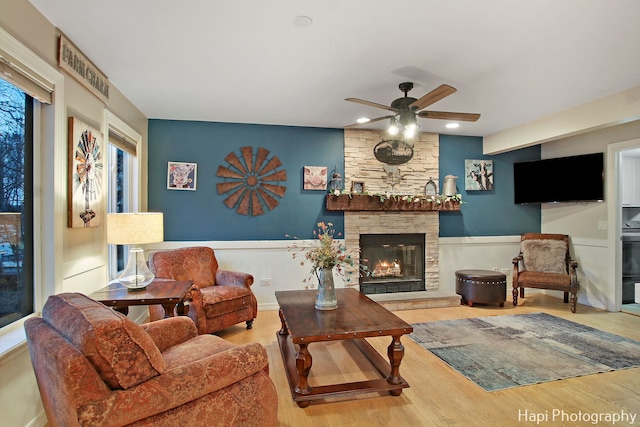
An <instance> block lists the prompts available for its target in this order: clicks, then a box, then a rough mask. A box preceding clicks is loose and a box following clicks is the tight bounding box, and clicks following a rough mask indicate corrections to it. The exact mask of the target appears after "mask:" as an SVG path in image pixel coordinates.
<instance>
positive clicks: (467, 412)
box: [218, 294, 640, 427]
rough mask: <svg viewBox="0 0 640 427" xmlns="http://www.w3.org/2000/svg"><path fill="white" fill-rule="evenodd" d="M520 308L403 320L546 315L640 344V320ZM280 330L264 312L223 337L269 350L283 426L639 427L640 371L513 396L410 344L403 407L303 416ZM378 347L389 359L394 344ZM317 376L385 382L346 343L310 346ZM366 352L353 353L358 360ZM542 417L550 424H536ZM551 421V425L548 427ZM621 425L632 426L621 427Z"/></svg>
mask: <svg viewBox="0 0 640 427" xmlns="http://www.w3.org/2000/svg"><path fill="white" fill-rule="evenodd" d="M519 304H521V305H519V306H518V307H513V305H512V304H511V303H510V302H507V303H506V304H505V307H504V308H500V307H498V306H484V305H476V306H474V307H466V306H459V307H448V308H432V309H421V310H406V311H396V312H395V314H396V315H398V316H399V317H401V318H402V319H404V320H405V321H407V322H408V323H417V322H429V321H437V320H446V319H461V318H467V317H481V316H494V315H503V314H518V313H533V312H545V313H549V314H552V315H554V316H558V317H562V318H565V319H568V320H572V321H574V322H578V323H583V324H585V325H589V326H591V327H594V328H598V329H601V330H604V331H607V332H611V333H614V334H618V335H621V336H624V337H628V338H631V339H634V340H637V341H640V317H638V316H633V315H629V314H625V313H609V312H606V311H601V310H596V309H594V308H590V307H587V306H583V305H578V310H577V313H575V314H572V313H571V312H570V310H569V305H568V304H564V303H562V300H561V299H558V298H553V297H549V296H545V295H541V294H531V295H527V297H526V298H522V299H520V300H519ZM279 329H280V320H279V318H278V312H277V311H261V312H260V313H259V314H258V318H257V319H256V321H255V323H254V326H253V329H251V330H246V329H245V328H244V327H243V325H237V326H234V327H232V328H229V329H226V330H224V331H220V332H219V333H218V335H220V336H222V337H224V338H225V339H228V340H229V341H231V342H234V343H237V344H241V343H246V342H260V343H261V344H262V345H264V346H265V347H266V349H267V352H268V354H269V360H270V376H271V378H272V379H273V381H274V383H275V385H276V387H277V389H278V394H279V398H278V404H279V407H278V421H279V424H278V425H280V426H296V427H298V426H323V425H331V426H365V425H366V426H368V427H373V426H385V427H387V426H396V427H401V426H465V427H466V426H491V427H494V426H516V425H521V426H527V425H532V426H583V425H584V426H587V425H613V424H612V423H611V422H605V421H604V420H600V421H598V422H597V423H594V422H591V421H590V419H585V418H583V419H582V421H575V420H574V421H571V420H565V421H562V420H561V419H560V417H557V418H556V419H555V420H553V418H552V417H553V411H554V410H557V411H563V413H564V414H566V416H573V417H575V416H579V415H577V414H579V413H582V414H585V413H586V414H594V413H602V414H609V415H610V414H617V415H620V414H626V415H627V416H628V415H630V416H636V418H635V424H636V425H638V424H640V403H639V402H640V368H634V369H627V370H621V371H616V372H607V373H602V374H596V375H588V376H585V377H579V378H572V379H567V380H561V381H554V382H549V383H543V384H536V385H531V386H524V387H518V388H514V389H508V390H502V391H496V392H491V393H489V392H486V391H484V390H483V389H481V388H480V387H478V386H476V385H475V384H474V383H473V382H471V381H469V380H467V379H466V378H464V377H463V376H462V375H461V374H459V373H458V372H456V371H455V370H453V369H452V368H450V367H449V366H448V365H446V364H445V363H444V362H442V361H441V360H440V359H438V358H437V357H436V356H434V355H432V354H431V353H430V352H428V351H426V350H424V349H422V348H421V347H420V346H418V345H417V344H416V343H414V342H413V341H412V340H411V339H409V338H407V337H403V340H402V344H403V345H404V347H405V356H404V358H403V359H402V364H401V366H400V374H401V375H402V376H403V377H404V378H405V379H406V380H407V381H408V382H409V384H410V386H411V387H410V388H408V389H405V390H404V391H403V392H402V394H401V395H400V396H398V397H394V396H390V395H388V394H367V395H359V396H352V397H351V399H350V400H349V399H345V398H342V399H335V400H332V401H330V402H322V403H315V402H313V403H311V405H310V406H309V407H308V408H305V409H302V408H299V407H298V405H297V404H295V403H294V402H293V400H292V399H291V394H290V392H289V386H288V383H287V378H286V374H285V371H284V366H283V363H282V358H281V356H280V350H279V348H278V344H277V340H276V332H277V331H278V330H279ZM369 342H370V343H371V344H372V345H373V346H374V347H375V348H376V349H377V350H378V351H379V352H380V353H381V354H383V355H384V354H386V348H387V346H388V345H389V343H390V340H389V339H388V337H381V338H374V339H370V340H369ZM309 350H310V352H311V354H312V356H313V368H312V372H311V374H310V376H309V383H310V385H311V386H313V385H314V384H327V383H335V382H346V381H360V380H366V379H373V378H376V373H375V372H374V371H373V370H372V369H371V368H370V367H369V366H368V364H367V363H366V361H364V359H361V358H356V359H355V360H354V359H353V358H352V357H351V355H350V352H349V346H348V345H347V346H343V344H341V343H339V342H329V343H314V344H313V345H311V346H309ZM355 353H357V352H354V354H355ZM527 416H528V417H535V416H539V417H541V419H543V421H542V422H539V423H536V421H535V418H527ZM544 417H547V420H544ZM615 425H617V426H625V425H630V422H628V421H627V422H626V423H625V422H622V421H620V422H618V423H616V424H615Z"/></svg>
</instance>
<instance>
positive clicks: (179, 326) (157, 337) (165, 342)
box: [140, 316, 198, 353]
mask: <svg viewBox="0 0 640 427" xmlns="http://www.w3.org/2000/svg"><path fill="white" fill-rule="evenodd" d="M140 326H142V329H144V330H145V331H146V332H147V333H148V334H149V336H151V339H152V340H153V342H154V343H155V344H156V346H157V347H158V349H159V350H160V352H161V353H162V352H163V351H165V350H166V349H168V348H169V347H173V346H174V345H176V344H180V343H182V342H185V341H187V340H188V339H191V338H193V337H195V336H197V335H198V331H197V330H196V325H195V324H194V323H193V320H191V319H190V318H188V317H185V316H177V317H169V318H167V319H162V320H157V321H155V322H150V323H143V324H142V325H140Z"/></svg>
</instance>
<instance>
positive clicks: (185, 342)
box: [25, 293, 278, 427]
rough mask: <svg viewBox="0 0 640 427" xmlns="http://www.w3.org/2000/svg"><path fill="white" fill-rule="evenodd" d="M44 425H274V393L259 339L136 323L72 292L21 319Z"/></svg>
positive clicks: (173, 321) (176, 321) (177, 320)
mask: <svg viewBox="0 0 640 427" xmlns="http://www.w3.org/2000/svg"><path fill="white" fill-rule="evenodd" d="M25 330H26V333H27V343H28V346H29V352H30V355H31V362H32V364H33V368H34V371H35V375H36V379H37V382H38V387H39V389H40V395H41V397H42V401H43V404H44V408H45V412H46V415H47V418H48V420H49V424H48V425H49V426H51V427H54V426H64V427H70V426H124V425H127V426H155V427H157V426H172V427H173V426H177V425H180V426H203V425H221V426H222V425H224V426H272V425H275V424H276V422H277V405H278V398H277V394H276V389H275V386H274V384H273V382H272V381H271V379H270V378H269V375H268V369H269V362H268V359H267V353H266V350H265V349H264V347H263V346H261V345H260V344H258V343H252V344H245V345H240V346H237V345H234V344H232V343H230V342H228V341H226V340H224V339H222V338H220V337H217V336H215V335H198V334H197V331H196V328H195V326H194V324H193V322H192V321H191V319H189V318H188V317H171V318H168V319H164V320H160V321H157V322H151V323H148V324H143V325H138V324H137V323H135V322H134V321H132V320H131V319H128V318H127V317H126V316H124V315H122V314H120V313H118V312H116V311H114V310H112V309H111V308H108V307H106V306H104V305H103V304H101V303H99V302H96V301H94V300H92V299H90V298H89V297H87V296H85V295H82V294H78V293H63V294H58V295H53V296H51V297H49V299H48V300H47V303H46V304H45V306H44V308H43V312H42V317H35V318H31V319H28V320H27V321H26V322H25Z"/></svg>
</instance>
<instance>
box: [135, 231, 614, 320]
mask: <svg viewBox="0 0 640 427" xmlns="http://www.w3.org/2000/svg"><path fill="white" fill-rule="evenodd" d="M439 241H440V252H439V253H440V260H439V263H440V288H439V293H445V294H451V295H453V294H455V272H456V270H462V269H483V270H493V269H494V268H498V270H502V269H507V272H508V273H507V283H508V286H507V302H509V301H510V300H511V298H510V292H511V271H512V263H511V260H512V259H513V257H514V256H516V255H517V254H518V251H519V247H520V236H519V235H518V236H483V237H441V238H439ZM294 243H301V242H300V241H292V240H269V241H262V240H251V241H234V242H216V241H198V242H163V243H156V244H153V245H148V246H147V247H146V248H145V249H146V254H147V255H148V254H149V253H150V252H153V251H157V250H167V249H174V248H181V247H186V246H209V247H211V248H213V249H214V250H215V253H216V258H217V259H218V263H219V264H220V268H222V269H225V270H235V271H243V272H246V273H251V274H253V276H254V278H255V283H254V285H253V286H252V289H253V292H254V294H255V295H256V298H257V299H258V306H259V310H277V309H278V304H277V302H276V299H275V291H280V290H296V289H304V283H303V280H304V279H305V278H306V277H307V275H308V273H309V269H310V265H308V264H307V265H305V266H301V265H300V261H301V259H300V258H298V259H293V258H292V256H291V255H292V252H291V250H290V249H289V248H290V246H291V245H293V244H294ZM571 251H572V255H573V257H574V258H575V259H576V261H578V263H579V268H578V279H579V281H580V285H581V289H580V291H579V292H578V302H579V303H581V304H587V305H591V306H594V307H597V308H602V309H605V310H610V311H612V310H613V309H614V308H613V307H614V304H613V301H614V294H615V292H614V285H613V284H608V283H607V281H606V277H607V274H608V273H609V270H608V269H609V268H612V267H609V266H607V265H606V260H607V242H606V240H595V239H581V238H575V239H574V238H572V239H571ZM263 279H270V282H271V285H270V286H263V285H261V283H262V282H263V281H264V280H263ZM352 280H356V281H357V278H353V279H352ZM335 281H336V286H337V287H342V286H344V285H343V284H342V281H341V280H340V279H339V278H337V277H336V280H335ZM545 292H547V293H551V294H554V295H555V294H557V296H558V297H561V296H562V294H561V293H560V292H553V291H545Z"/></svg>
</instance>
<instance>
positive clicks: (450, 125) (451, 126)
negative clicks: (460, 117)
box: [445, 122, 460, 129]
mask: <svg viewBox="0 0 640 427" xmlns="http://www.w3.org/2000/svg"><path fill="white" fill-rule="evenodd" d="M445 127H446V128H447V129H457V128H459V127H460V123H455V122H452V123H447V124H446V125H445Z"/></svg>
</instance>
